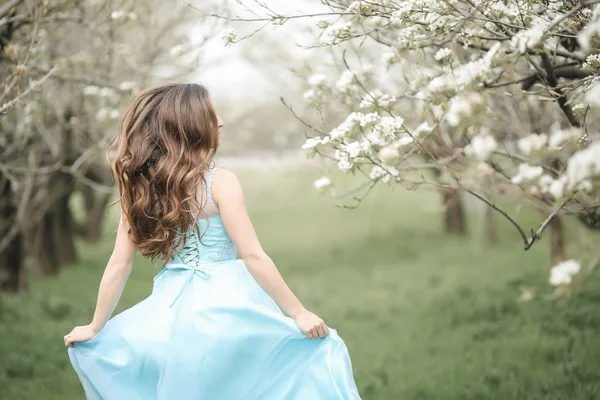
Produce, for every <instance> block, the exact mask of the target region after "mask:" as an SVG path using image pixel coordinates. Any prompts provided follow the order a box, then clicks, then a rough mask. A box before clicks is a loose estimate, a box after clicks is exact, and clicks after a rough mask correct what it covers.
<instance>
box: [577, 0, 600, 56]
mask: <svg viewBox="0 0 600 400" xmlns="http://www.w3.org/2000/svg"><path fill="white" fill-rule="evenodd" d="M599 33H600V6H599V5H598V4H596V5H595V6H594V11H593V12H592V15H591V16H590V20H589V22H588V23H587V24H586V25H585V27H584V28H583V29H582V30H580V31H579V33H578V34H577V41H578V42H579V45H580V46H581V48H582V49H583V50H584V51H588V50H589V49H590V47H591V46H590V42H591V40H592V38H593V37H594V36H597V35H598V34H599Z"/></svg>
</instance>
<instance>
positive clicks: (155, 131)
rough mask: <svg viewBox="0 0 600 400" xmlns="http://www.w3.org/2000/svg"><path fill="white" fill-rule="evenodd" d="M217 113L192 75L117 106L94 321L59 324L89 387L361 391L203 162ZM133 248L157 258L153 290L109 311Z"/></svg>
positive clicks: (233, 392) (218, 175)
mask: <svg viewBox="0 0 600 400" xmlns="http://www.w3.org/2000/svg"><path fill="white" fill-rule="evenodd" d="M222 126H223V122H222V121H221V119H220V118H219V117H217V115H216V114H215V111H214V109H213V106H212V103H211V101H210V98H209V95H208V92H207V91H206V89H205V88H204V87H202V86H200V85H197V84H169V85H163V86H159V87H156V88H153V89H149V90H146V91H145V92H143V93H141V94H140V95H138V96H137V98H136V99H135V100H134V101H133V102H132V103H131V104H130V105H129V107H128V108H127V110H126V112H125V115H124V117H123V120H122V123H121V128H120V131H119V134H118V135H117V138H116V140H115V143H113V145H111V148H113V147H114V146H117V154H116V157H115V158H114V161H113V163H112V169H113V174H114V176H115V178H116V180H117V182H118V185H119V190H120V194H121V199H120V202H121V219H120V222H119V227H118V230H117V237H116V243H115V248H114V250H113V253H112V255H111V257H110V260H109V261H108V264H107V266H106V270H105V272H104V275H103V277H102V281H101V283H100V288H99V291H98V301H97V304H96V311H95V313H94V317H93V319H92V322H91V323H90V324H89V325H85V326H78V327H75V328H74V329H73V330H72V331H71V332H70V333H69V334H67V335H66V336H65V337H64V342H65V345H66V346H67V347H68V353H69V358H70V360H71V363H72V365H73V368H74V369H75V371H76V372H77V374H78V376H79V378H80V380H81V382H82V384H83V387H84V389H85V392H86V394H87V398H88V399H102V400H138V399H139V400H152V399H160V400H188V399H189V400H234V399H235V400H290V399H296V400H319V399H323V400H333V399H344V400H347V399H352V400H354V399H360V397H359V394H358V391H357V389H356V385H355V383H354V379H353V374H352V366H351V363H350V357H349V355H348V350H347V348H346V345H345V344H344V342H343V340H342V339H341V338H340V337H339V336H338V334H337V333H336V331H335V330H334V329H330V328H328V327H327V325H325V323H324V322H323V320H322V319H321V318H319V317H318V316H316V315H315V314H313V313H311V312H310V311H308V310H307V309H305V308H304V307H303V306H302V304H301V303H300V301H299V300H298V299H297V298H296V296H294V294H293V293H292V292H291V290H290V289H289V288H288V286H287V285H286V283H285V282H284V280H283V278H282V277H281V275H280V274H279V272H278V270H277V268H276V267H275V265H274V264H273V261H271V259H270V258H269V257H268V256H267V255H266V254H265V252H264V251H263V249H262V247H261V245H260V243H259V241H258V239H257V237H256V233H255V231H254V228H253V227H252V223H251V222H250V219H249V217H248V214H247V213H246V206H245V202H244V196H243V193H242V188H241V186H240V184H239V182H238V180H237V178H236V176H235V175H234V174H233V173H231V172H229V171H226V170H222V169H216V168H211V165H212V161H213V157H214V155H215V151H216V149H217V147H218V144H219V136H220V133H221V132H220V131H221V127H222ZM109 150H110V149H109ZM136 250H139V251H140V252H141V254H142V255H144V256H145V257H150V258H151V259H153V260H154V259H155V258H157V257H158V258H161V259H162V258H164V260H165V261H166V263H165V265H164V268H163V269H162V270H161V271H160V272H159V273H158V274H157V275H156V276H155V277H154V287H153V290H152V294H151V295H150V296H149V297H148V298H146V299H145V300H143V301H142V302H140V303H138V304H137V305H135V306H133V307H132V308H130V309H128V310H126V311H124V312H122V313H121V314H119V315H117V316H115V317H114V318H112V319H110V320H109V318H110V316H111V315H112V313H113V311H114V309H115V307H116V305H117V302H118V300H119V298H120V297H121V293H122V291H123V288H124V286H125V283H126V281H127V279H128V277H129V274H130V272H131V270H132V266H133V259H134V255H135V253H136ZM237 251H239V253H240V255H241V259H236V254H237ZM279 307H281V309H283V310H284V311H285V312H286V313H287V314H288V315H289V316H290V317H291V318H289V317H286V316H284V314H283V313H282V312H281V310H280V308H279Z"/></svg>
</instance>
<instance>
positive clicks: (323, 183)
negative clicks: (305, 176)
mask: <svg viewBox="0 0 600 400" xmlns="http://www.w3.org/2000/svg"><path fill="white" fill-rule="evenodd" d="M314 185H315V188H316V189H318V190H321V189H324V188H326V187H328V186H331V179H329V178H328V177H326V176H323V177H321V178H319V179H317V180H316V181H315V183H314Z"/></svg>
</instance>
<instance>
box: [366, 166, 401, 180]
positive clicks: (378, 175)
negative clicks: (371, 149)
mask: <svg viewBox="0 0 600 400" xmlns="http://www.w3.org/2000/svg"><path fill="white" fill-rule="evenodd" d="M398 175H399V172H398V170H397V169H396V168H394V167H390V166H386V167H385V168H382V167H380V166H378V165H376V166H374V167H373V169H372V170H371V173H370V174H369V178H370V179H371V180H372V181H379V180H381V181H382V182H383V183H388V182H389V181H390V179H391V178H392V177H397V176H398Z"/></svg>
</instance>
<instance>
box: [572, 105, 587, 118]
mask: <svg viewBox="0 0 600 400" xmlns="http://www.w3.org/2000/svg"><path fill="white" fill-rule="evenodd" d="M585 110H587V106H586V105H585V104H583V103H578V104H575V105H574V106H573V114H575V115H577V116H580V117H581V116H583V115H584V114H585Z"/></svg>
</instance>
